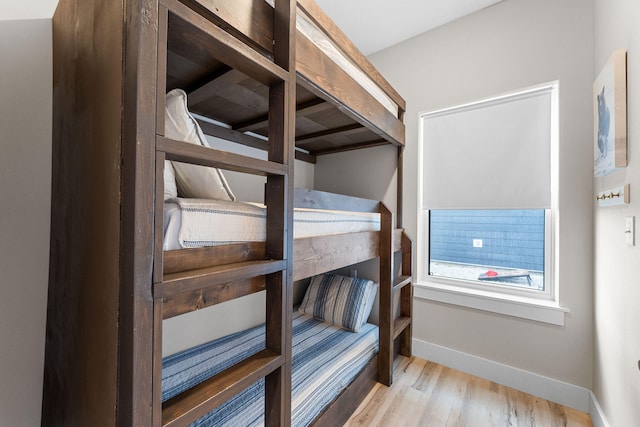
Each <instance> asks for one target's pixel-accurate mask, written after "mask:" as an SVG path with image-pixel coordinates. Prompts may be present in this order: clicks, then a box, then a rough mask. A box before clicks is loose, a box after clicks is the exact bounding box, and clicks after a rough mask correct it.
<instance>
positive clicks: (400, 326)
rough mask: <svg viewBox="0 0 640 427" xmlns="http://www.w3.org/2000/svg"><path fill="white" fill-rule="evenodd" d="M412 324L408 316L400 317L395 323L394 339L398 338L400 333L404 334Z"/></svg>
mask: <svg viewBox="0 0 640 427" xmlns="http://www.w3.org/2000/svg"><path fill="white" fill-rule="evenodd" d="M410 324H411V318H410V317H408V316H400V317H398V318H396V320H394V322H393V331H394V332H393V339H396V338H398V335H400V333H402V332H404V330H405V329H406V327H407V326H409V325H410Z"/></svg>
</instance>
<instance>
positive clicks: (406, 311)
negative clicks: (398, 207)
mask: <svg viewBox="0 0 640 427" xmlns="http://www.w3.org/2000/svg"><path fill="white" fill-rule="evenodd" d="M400 240H401V243H402V267H401V274H402V275H404V276H406V277H409V278H410V277H411V275H412V274H413V243H412V242H411V239H409V236H407V235H406V233H404V232H403V233H402V236H401V239H400ZM400 315H401V316H406V317H408V318H409V319H410V320H411V319H413V284H412V283H409V284H408V286H405V287H403V288H402V290H401V291H400ZM412 328H413V324H412V323H411V322H410V323H409V325H408V326H407V327H406V328H405V329H404V331H403V332H402V334H401V335H400V342H399V344H400V354H401V355H403V356H406V357H410V356H411V353H412V345H413V336H412Z"/></svg>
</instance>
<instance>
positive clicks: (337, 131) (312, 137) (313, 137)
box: [296, 123, 364, 145]
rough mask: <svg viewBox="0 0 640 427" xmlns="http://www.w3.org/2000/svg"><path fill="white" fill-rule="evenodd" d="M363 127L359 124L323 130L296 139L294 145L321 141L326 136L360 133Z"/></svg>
mask: <svg viewBox="0 0 640 427" xmlns="http://www.w3.org/2000/svg"><path fill="white" fill-rule="evenodd" d="M363 127H364V126H362V125H361V124H359V123H354V124H351V125H347V126H341V127H339V128H334V129H325V130H322V131H319V132H314V133H309V134H306V135H300V136H297V137H296V144H297V145H300V144H301V143H307V142H312V141H317V140H318V139H323V138H326V137H327V136H337V135H349V134H350V133H356V132H359V131H361V130H362V128H363Z"/></svg>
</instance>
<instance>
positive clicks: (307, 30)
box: [265, 0, 398, 117]
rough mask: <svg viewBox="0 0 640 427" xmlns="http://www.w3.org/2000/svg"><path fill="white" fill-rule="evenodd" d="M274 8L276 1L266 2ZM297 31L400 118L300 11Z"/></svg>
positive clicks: (385, 97) (390, 102) (393, 106)
mask: <svg viewBox="0 0 640 427" xmlns="http://www.w3.org/2000/svg"><path fill="white" fill-rule="evenodd" d="M265 1H266V2H267V3H268V4H269V5H271V6H272V7H273V5H274V0H265ZM296 29H297V30H298V31H300V33H301V34H302V35H304V36H305V37H306V38H307V39H309V40H310V41H311V42H312V43H313V44H314V45H315V46H316V47H317V48H318V49H320V50H321V51H322V52H323V53H324V54H325V55H327V56H328V57H329V58H331V60H332V61H333V62H334V63H335V64H336V65H337V66H338V67H340V68H342V70H343V71H344V72H346V73H347V74H348V75H349V76H350V77H351V78H353V79H354V80H355V81H357V82H358V83H359V84H360V86H362V87H363V88H364V89H365V90H366V91H367V92H368V93H369V94H370V95H372V96H373V97H374V98H375V99H376V100H377V101H378V102H379V103H380V104H382V106H384V108H386V109H387V110H388V111H389V112H390V113H391V114H393V115H394V116H395V117H398V106H397V105H396V103H395V102H393V100H392V99H391V98H390V97H389V96H388V95H387V94H386V93H385V92H384V91H383V90H382V89H381V88H380V86H378V85H377V84H376V83H375V82H374V81H373V80H372V79H371V78H370V77H369V76H367V75H366V74H365V73H364V72H363V71H362V70H360V68H358V67H357V66H356V65H355V64H354V63H353V62H351V60H350V59H349V58H348V57H347V56H345V54H344V53H343V52H342V51H341V50H340V49H339V48H338V47H337V46H336V45H335V44H334V43H333V42H332V41H331V39H329V37H328V36H327V35H326V34H325V33H324V32H323V31H322V30H320V29H319V28H318V27H316V26H315V25H314V24H313V23H312V22H311V21H310V19H309V18H308V17H307V16H306V14H305V13H303V12H301V11H300V9H298V11H297V15H296Z"/></svg>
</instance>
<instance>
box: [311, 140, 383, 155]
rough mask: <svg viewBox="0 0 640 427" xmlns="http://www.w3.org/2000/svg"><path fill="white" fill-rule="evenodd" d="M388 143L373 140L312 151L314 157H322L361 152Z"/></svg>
mask: <svg viewBox="0 0 640 427" xmlns="http://www.w3.org/2000/svg"><path fill="white" fill-rule="evenodd" d="M388 143H389V142H388V141H387V140H385V139H375V140H373V141H365V142H358V143H355V144H349V145H340V146H336V147H330V148H324V149H322V150H313V151H312V153H313V155H315V156H323V155H326V154H335V153H344V152H345V151H353V150H362V149H365V148H373V147H380V146H381V145H387V144H388Z"/></svg>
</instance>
